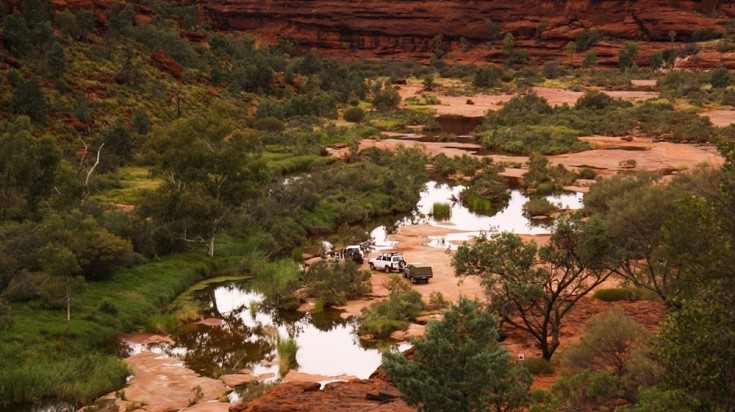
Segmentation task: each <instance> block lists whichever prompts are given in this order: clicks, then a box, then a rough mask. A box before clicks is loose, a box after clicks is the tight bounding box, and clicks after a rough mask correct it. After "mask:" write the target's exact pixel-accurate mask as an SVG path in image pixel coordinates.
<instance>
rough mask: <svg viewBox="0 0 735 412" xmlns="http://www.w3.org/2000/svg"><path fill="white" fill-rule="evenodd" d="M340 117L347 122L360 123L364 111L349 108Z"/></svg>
mask: <svg viewBox="0 0 735 412" xmlns="http://www.w3.org/2000/svg"><path fill="white" fill-rule="evenodd" d="M342 117H343V118H344V119H345V120H347V121H348V122H352V123H360V122H361V121H362V119H364V118H365V111H364V110H362V109H361V108H359V107H350V108H349V109H347V110H345V112H344V114H343V115H342Z"/></svg>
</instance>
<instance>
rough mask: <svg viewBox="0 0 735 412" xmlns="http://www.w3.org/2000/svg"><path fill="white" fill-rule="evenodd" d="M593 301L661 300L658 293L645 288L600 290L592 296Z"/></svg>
mask: <svg viewBox="0 0 735 412" xmlns="http://www.w3.org/2000/svg"><path fill="white" fill-rule="evenodd" d="M592 298H593V299H600V300H602V301H604V302H616V301H623V300H625V301H638V300H659V297H658V295H657V294H656V292H654V291H652V290H648V289H643V288H610V289H599V290H597V291H595V293H594V294H593V295H592Z"/></svg>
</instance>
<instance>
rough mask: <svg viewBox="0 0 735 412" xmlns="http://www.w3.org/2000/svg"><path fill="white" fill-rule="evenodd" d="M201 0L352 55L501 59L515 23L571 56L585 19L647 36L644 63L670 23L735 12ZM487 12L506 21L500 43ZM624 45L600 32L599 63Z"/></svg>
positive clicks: (672, 1) (710, 23)
mask: <svg viewBox="0 0 735 412" xmlns="http://www.w3.org/2000/svg"><path fill="white" fill-rule="evenodd" d="M195 1H197V3H198V4H200V7H201V10H202V12H203V14H204V16H205V18H206V19H208V20H209V22H210V24H211V26H212V27H213V28H215V29H218V30H225V31H241V32H247V33H251V34H253V35H255V36H257V37H259V38H261V39H263V40H264V41H266V42H271V43H275V42H276V41H277V40H278V39H286V40H290V41H293V42H294V43H295V44H298V45H299V46H301V47H303V48H306V49H314V50H317V51H319V52H320V53H321V54H328V55H332V56H351V57H355V56H358V57H380V56H384V57H385V56H387V57H395V58H406V57H414V58H419V59H422V58H423V59H425V58H428V57H429V56H430V55H431V54H432V53H433V52H434V51H435V50H437V49H441V50H442V51H444V52H445V53H446V52H452V53H454V54H455V55H456V56H458V57H459V59H460V60H468V61H478V60H499V59H502V58H503V57H504V56H503V52H502V37H503V36H504V35H505V34H506V33H513V35H514V36H515V38H516V39H517V43H516V47H520V48H525V49H527V50H528V52H529V56H530V57H533V58H537V59H539V60H547V59H551V58H556V59H558V60H564V59H569V53H568V52H567V51H566V48H565V46H566V44H567V43H568V42H570V41H574V40H575V39H576V38H577V36H578V35H579V34H580V33H582V32H583V31H584V30H585V29H597V30H599V31H600V32H601V33H602V34H603V35H604V36H606V37H607V38H609V39H613V40H615V41H619V40H632V41H640V42H645V45H644V46H643V47H642V48H641V53H639V58H640V62H639V63H640V64H645V63H646V61H647V57H648V54H650V52H651V51H653V50H661V49H665V48H667V47H670V43H669V42H670V38H669V32H675V33H676V41H677V42H679V41H688V40H690V39H691V37H692V35H693V34H694V33H695V32H696V31H697V30H702V29H710V30H712V31H714V32H716V33H722V32H723V31H724V25H725V24H726V23H727V22H728V20H729V18H730V17H731V16H735V4H731V3H729V2H724V1H711V0H705V1H691V0H689V1H687V0H639V1H633V0H627V1H600V0H596V1H595V0H587V1H575V0H566V1H543V0H532V1H524V2H508V1H499V0H490V1H468V0H464V1H446V0H444V1H438V0H430V1H419V0H400V1H397V0H370V1H366V0H347V1H333V0H308V1H307V0H288V1H252V0H195ZM488 22H491V23H490V25H491V26H493V27H495V28H497V34H496V36H495V41H494V42H493V46H492V47H488V46H487V44H488V42H489V41H490V40H492V39H491V37H492V36H491V35H490V30H488ZM618 48H619V44H618V43H617V42H612V41H603V42H600V43H599V44H598V45H597V46H596V47H595V49H596V50H598V55H599V61H600V63H602V64H605V63H608V64H612V63H614V62H616V61H617V52H618ZM572 58H574V57H573V56H572ZM577 58H578V59H579V60H581V57H577Z"/></svg>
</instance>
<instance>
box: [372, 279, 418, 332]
mask: <svg viewBox="0 0 735 412" xmlns="http://www.w3.org/2000/svg"><path fill="white" fill-rule="evenodd" d="M409 289H410V288H409ZM425 307H426V303H424V301H423V300H422V299H421V294H420V293H419V292H417V291H415V290H413V289H410V290H407V291H393V292H391V294H390V295H389V296H388V299H385V300H381V301H378V302H375V303H373V304H372V305H370V306H369V307H367V308H364V309H363V310H362V314H361V315H360V326H359V328H358V333H359V334H360V335H366V334H370V335H372V336H373V337H376V338H385V337H388V336H390V334H391V332H393V331H396V330H400V329H403V328H405V327H406V326H408V321H409V320H410V319H415V318H416V317H417V316H418V315H419V314H420V313H421V311H422V310H424V308H425Z"/></svg>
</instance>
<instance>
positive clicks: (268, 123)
mask: <svg viewBox="0 0 735 412" xmlns="http://www.w3.org/2000/svg"><path fill="white" fill-rule="evenodd" d="M253 127H254V128H255V129H258V130H266V131H269V132H280V131H281V130H283V129H284V127H285V125H284V124H283V121H282V120H280V119H276V118H275V117H263V118H260V119H258V120H256V121H255V123H253Z"/></svg>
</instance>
